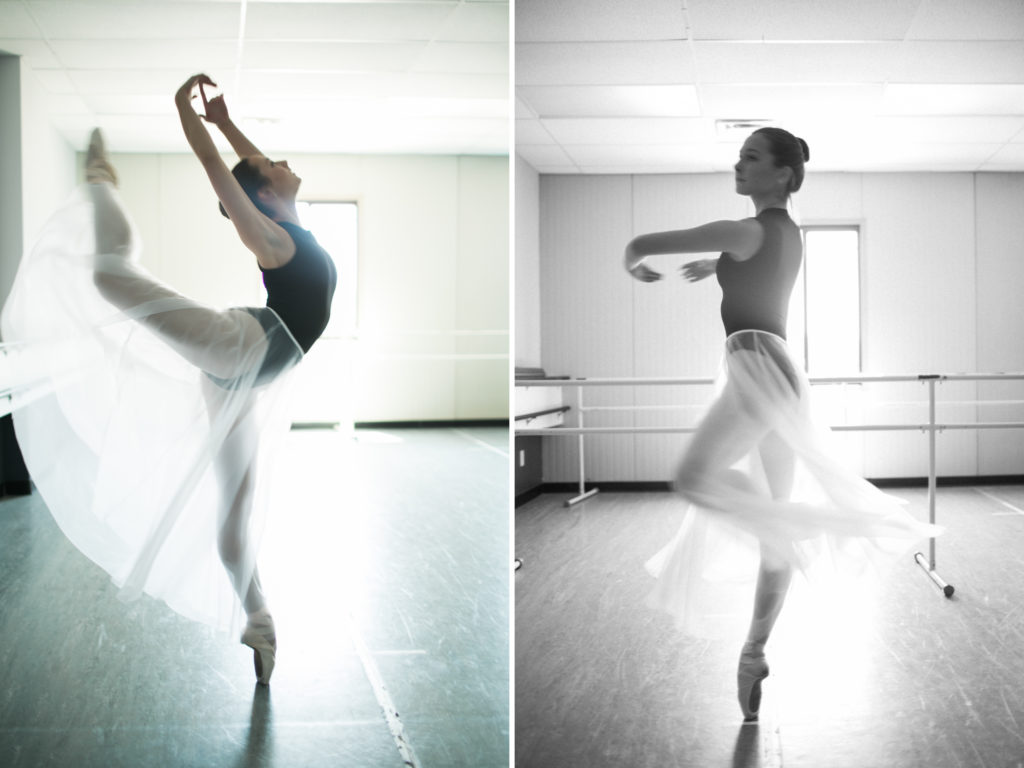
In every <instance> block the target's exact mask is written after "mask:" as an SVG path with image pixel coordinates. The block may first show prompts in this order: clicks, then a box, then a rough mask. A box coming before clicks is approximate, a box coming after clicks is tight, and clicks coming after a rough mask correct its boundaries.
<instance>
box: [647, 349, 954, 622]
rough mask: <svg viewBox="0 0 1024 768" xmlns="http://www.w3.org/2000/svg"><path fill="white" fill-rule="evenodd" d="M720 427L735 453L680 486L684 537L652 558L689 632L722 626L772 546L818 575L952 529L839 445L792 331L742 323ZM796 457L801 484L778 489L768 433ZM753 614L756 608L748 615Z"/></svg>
mask: <svg viewBox="0 0 1024 768" xmlns="http://www.w3.org/2000/svg"><path fill="white" fill-rule="evenodd" d="M705 420H706V423H707V424H708V425H709V426H710V425H711V424H714V425H715V429H714V430H712V431H710V433H709V435H708V439H707V440H705V441H704V442H703V444H702V442H701V440H700V438H701V435H700V433H699V432H698V434H696V435H695V436H694V442H693V443H691V448H690V450H695V451H700V450H701V449H702V445H704V446H709V447H711V448H712V449H714V450H715V452H716V453H718V454H722V455H725V454H726V453H728V451H727V450H725V449H724V448H722V446H723V445H728V444H729V443H730V442H731V441H735V442H736V443H737V445H735V446H734V447H733V454H734V456H739V455H741V454H742V458H741V459H739V460H738V461H736V460H734V459H732V458H730V460H729V461H728V462H727V463H726V464H724V465H723V466H720V467H716V468H715V470H714V471H711V472H708V473H707V475H705V476H704V477H702V479H701V481H700V482H697V483H691V484H690V486H689V487H677V489H676V490H677V491H678V492H679V493H680V494H681V495H682V496H683V497H684V499H686V501H688V502H689V508H688V509H687V511H686V514H685V516H684V519H683V523H682V526H681V528H680V530H679V532H678V534H677V535H676V536H675V538H674V539H673V540H672V541H671V542H670V543H669V544H668V545H667V546H666V547H665V548H664V549H662V550H661V551H660V552H659V553H658V554H657V555H655V556H654V557H653V558H651V560H650V561H648V563H647V570H648V571H649V572H650V573H651V575H653V576H654V577H655V578H656V579H657V582H656V585H655V588H654V591H653V592H652V594H651V596H650V598H649V604H650V605H651V606H652V607H656V608H660V609H663V610H666V611H669V612H670V613H672V614H673V615H674V616H675V618H676V623H677V626H678V627H679V628H680V629H681V630H683V631H684V632H685V633H687V634H692V635H697V636H715V635H717V634H718V631H717V629H716V627H718V626H720V625H721V624H720V622H719V621H718V620H719V619H721V618H723V610H725V606H726V605H727V604H728V603H729V602H730V601H735V598H737V597H738V596H744V595H746V596H748V597H749V596H750V595H752V593H753V585H754V583H755V580H756V576H757V571H758V567H759V563H760V553H761V551H762V549H763V550H765V551H766V552H767V553H768V554H769V555H770V556H771V557H772V558H773V559H774V560H776V561H777V562H785V563H788V564H789V565H791V566H792V567H794V568H795V569H796V570H797V571H799V572H802V573H803V574H804V575H805V576H807V577H808V579H809V580H810V581H812V582H813V581H815V580H816V579H817V578H818V577H819V576H820V577H822V579H823V580H825V581H827V580H828V579H830V578H832V577H833V576H835V575H840V576H850V575H854V576H856V575H858V574H861V573H864V572H865V571H868V572H870V571H874V572H876V573H877V572H879V568H880V567H882V566H884V565H886V564H887V563H888V561H890V560H891V559H892V557H893V556H898V555H899V554H902V553H904V552H906V551H907V550H908V549H909V548H910V547H911V546H912V545H913V544H914V543H915V542H917V541H919V540H920V539H922V538H925V537H930V536H936V535H938V534H939V533H941V532H942V529H941V528H940V527H938V526H933V525H929V524H926V523H922V522H919V521H917V520H916V519H915V518H913V517H912V516H911V515H910V514H909V513H907V511H906V510H905V509H904V508H903V506H902V505H901V503H900V502H899V501H897V500H896V499H894V498H892V497H891V496H888V495H887V494H884V493H883V492H881V491H879V490H878V489H877V488H875V487H874V486H873V485H871V484H870V483H868V482H867V481H866V480H864V479H863V478H861V477H859V476H857V475H856V474H855V473H853V472H851V471H850V470H849V469H847V468H846V467H845V466H843V465H842V464H841V463H840V462H839V461H837V460H836V459H835V458H834V457H833V455H832V450H831V448H830V446H829V440H830V433H829V431H828V429H827V428H824V427H822V426H820V425H818V424H816V423H815V422H814V421H813V420H812V418H811V409H810V390H809V385H808V382H807V378H806V376H805V375H804V373H803V371H802V370H801V368H800V365H799V363H797V362H796V361H795V360H794V359H793V358H792V356H791V355H790V354H789V351H788V348H787V346H786V343H785V341H784V340H783V339H781V338H780V337H778V336H775V335H774V334H771V333H767V332H764V331H739V332H736V333H734V334H732V335H730V336H729V337H728V338H727V339H726V343H725V356H724V360H723V370H722V374H721V377H720V380H719V384H718V398H717V400H716V401H715V403H714V404H713V405H712V406H711V410H710V411H709V413H708V414H707V415H706V416H705ZM772 433H774V435H775V438H777V439H775V445H776V446H777V447H778V446H780V445H781V446H784V447H785V449H788V450H790V451H792V453H793V455H794V456H795V474H794V483H793V490H792V493H791V494H790V495H789V498H788V499H784V500H783V499H775V498H773V497H772V494H771V492H770V490H769V486H768V483H767V477H766V474H765V472H764V468H763V466H762V462H761V460H760V456H759V450H758V444H759V442H760V440H761V439H763V438H764V437H766V436H769V435H771V434H772ZM744 618H747V619H749V614H748V615H747V616H746V617H744Z"/></svg>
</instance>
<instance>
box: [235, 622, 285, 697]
mask: <svg viewBox="0 0 1024 768" xmlns="http://www.w3.org/2000/svg"><path fill="white" fill-rule="evenodd" d="M242 645H247V646H249V647H250V648H252V660H253V665H254V666H255V668H256V682H258V683H260V684H261V685H269V684H270V675H271V674H273V672H274V661H275V657H276V656H277V637H276V636H275V634H274V620H273V619H272V618H270V614H269V613H266V614H265V615H264V616H261V617H259V618H258V619H257V620H255V621H254V620H253V618H252V617H250V619H249V623H248V624H247V625H246V627H245V631H244V632H243V633H242Z"/></svg>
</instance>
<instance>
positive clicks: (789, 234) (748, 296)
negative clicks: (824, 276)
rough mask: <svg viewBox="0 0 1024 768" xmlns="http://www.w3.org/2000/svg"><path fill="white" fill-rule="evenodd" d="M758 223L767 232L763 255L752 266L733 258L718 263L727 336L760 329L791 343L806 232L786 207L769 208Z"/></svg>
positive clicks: (725, 256) (758, 254) (752, 259)
mask: <svg viewBox="0 0 1024 768" xmlns="http://www.w3.org/2000/svg"><path fill="white" fill-rule="evenodd" d="M756 218H757V221H758V222H760V224H761V227H762V229H763V230H764V240H763V241H762V243H761V247H760V248H758V249H757V252H756V253H755V254H754V255H753V256H752V257H750V258H749V259H747V260H746V261H737V260H735V259H733V258H732V257H731V256H729V254H727V253H723V254H722V256H721V258H720V259H719V260H718V283H719V285H721V286H722V323H723V324H724V325H725V333H726V335H727V336H731V335H732V334H733V333H736V332H737V331H746V330H757V331H768V332H769V333H774V334H775V335H776V336H780V337H782V338H783V339H785V338H786V316H787V314H788V311H789V297H790V294H791V293H792V292H793V284H794V283H795V282H796V276H797V274H798V273H799V271H800V262H801V259H802V258H803V245H802V243H801V239H800V228H799V227H797V225H796V224H794V223H793V220H792V219H790V218H789V214H788V213H787V212H786V211H784V210H783V209H781V208H767V209H765V210H764V211H761V213H760V214H758V215H757V217H756Z"/></svg>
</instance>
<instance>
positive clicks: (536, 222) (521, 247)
mask: <svg viewBox="0 0 1024 768" xmlns="http://www.w3.org/2000/svg"><path fill="white" fill-rule="evenodd" d="M515 187H516V189H515V207H514V214H515V251H516V255H515V306H514V308H513V311H514V313H515V318H516V333H515V345H516V352H515V364H516V365H517V366H520V367H528V368H530V367H532V368H536V367H539V366H540V361H541V331H540V175H539V174H538V173H537V172H536V171H535V170H534V169H533V168H531V167H530V165H529V163H527V162H526V161H525V160H523V159H522V158H521V157H519V156H518V155H516V169H515Z"/></svg>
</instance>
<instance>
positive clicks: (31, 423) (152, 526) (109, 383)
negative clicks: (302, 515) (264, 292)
mask: <svg viewBox="0 0 1024 768" xmlns="http://www.w3.org/2000/svg"><path fill="white" fill-rule="evenodd" d="M92 205H93V204H92V201H91V199H90V196H89V194H88V192H87V190H86V189H84V188H80V189H78V190H76V192H75V193H74V194H73V195H72V196H71V198H70V200H69V201H68V202H67V203H66V204H65V205H64V206H63V207H61V208H60V209H59V210H58V211H57V213H55V214H54V215H53V217H51V219H50V220H49V221H48V223H47V224H46V226H45V227H44V229H43V232H42V233H41V235H40V237H39V240H38V242H37V243H36V244H35V246H34V247H33V248H32V250H31V251H30V252H28V253H27V254H26V255H25V257H24V258H23V260H22V263H21V265H20V268H19V271H18V275H17V278H16V281H15V284H14V288H13V289H12V292H11V295H10V297H9V299H8V301H7V303H6V305H5V307H4V312H3V317H2V329H3V339H4V343H3V351H4V353H5V355H4V357H3V358H0V379H2V381H0V384H3V385H5V386H7V387H9V388H10V393H11V398H12V406H13V409H14V422H15V430H16V433H17V437H18V441H19V444H20V446H21V449H22V452H23V453H24V456H25V460H26V463H27V465H28V467H29V471H30V474H31V476H32V480H33V481H34V483H35V485H36V487H37V488H38V490H39V492H40V494H41V495H42V498H43V500H44V501H45V502H46V505H47V507H48V508H49V510H50V512H51V513H52V515H53V517H54V519H55V520H56V521H57V523H58V525H59V526H60V528H61V529H62V530H63V532H64V533H65V535H67V537H68V538H69V539H70V540H71V542H72V543H73V544H74V545H75V546H76V547H77V548H78V549H79V550H81V552H82V553H84V554H85V555H86V556H87V557H89V558H90V559H91V560H93V561H94V562H95V563H96V564H97V565H99V566H100V567H102V568H103V569H104V570H105V571H107V572H108V573H109V574H110V576H111V578H112V580H113V581H114V583H115V584H116V585H117V586H118V587H119V588H120V593H119V594H120V596H121V597H122V598H123V599H126V600H130V599H133V598H136V597H138V596H140V595H141V594H142V593H147V594H149V595H151V596H153V597H155V598H158V599H161V600H163V601H165V602H166V603H167V604H168V605H169V606H170V607H171V608H173V609H174V610H175V611H177V612H178V613H181V614H182V615H184V616H187V617H189V618H191V619H195V620H197V621H201V622H204V623H206V624H209V625H211V626H213V627H216V628H218V629H222V630H235V629H237V628H238V627H239V626H240V624H241V623H242V622H243V621H244V614H242V613H241V607H240V605H239V598H238V596H237V594H236V593H235V591H234V590H233V588H232V585H231V581H230V580H229V577H228V575H227V573H226V571H225V568H224V565H223V564H222V563H221V560H220V557H219V554H218V537H219V535H220V534H221V533H222V527H223V526H224V523H225V518H226V516H227V509H229V508H230V506H231V501H233V500H234V499H235V498H236V496H237V495H238V493H239V491H240V490H244V491H245V492H251V493H252V495H253V499H254V503H253V504H252V507H251V512H250V513H247V514H246V515H245V519H243V520H241V521H239V520H237V519H236V521H235V523H236V524H240V525H241V529H242V530H241V536H240V539H241V541H242V542H243V551H242V552H241V553H239V555H238V556H239V557H240V558H241V562H242V566H241V567H242V568H243V569H244V570H245V571H246V572H247V573H249V574H251V573H252V569H253V568H254V567H255V562H256V553H257V551H258V549H259V541H260V536H261V534H262V531H263V527H264V521H265V515H266V504H265V499H266V497H267V482H268V480H269V479H270V478H271V476H272V472H271V471H269V466H270V464H271V463H272V461H273V457H274V453H275V449H276V448H277V446H278V445H279V444H280V442H281V440H282V438H283V437H284V436H285V433H286V431H287V428H288V421H287V414H286V413H285V412H284V411H283V409H282V407H281V406H282V394H283V392H284V387H285V385H286V383H287V380H288V378H289V377H288V376H287V375H286V372H287V371H288V370H289V369H291V368H292V367H294V365H295V364H296V363H297V362H298V361H299V360H300V359H301V357H302V351H301V349H300V348H299V346H298V345H297V344H296V342H295V341H294V339H293V338H292V336H291V334H290V333H289V332H288V330H287V328H286V327H285V326H284V325H283V323H282V322H281V320H280V318H279V317H278V316H277V315H276V314H275V313H274V312H273V311H272V310H270V309H267V308H265V307H262V308H251V309H229V310H214V309H212V308H209V307H205V306H203V305H200V304H198V303H197V302H194V301H192V300H190V299H187V298H185V297H183V296H180V294H176V293H173V291H171V290H170V289H168V288H167V287H166V286H162V285H159V284H157V283H156V282H155V281H153V279H152V278H151V277H150V276H149V275H148V274H147V273H145V271H144V270H143V269H142V267H141V266H139V265H138V263H137V256H138V238H135V240H134V242H135V252H134V253H132V254H131V255H130V256H127V257H125V256H124V255H121V256H111V258H110V259H107V258H106V256H104V255H103V254H101V255H100V257H99V258H97V256H96V254H95V249H96V246H95V237H94V220H93V208H92ZM118 258H121V259H122V260H121V261H120V262H119V261H118ZM104 260H106V261H108V262H109V265H108V267H109V269H110V270H111V271H115V272H118V273H119V274H120V273H123V274H124V275H128V276H129V278H130V279H134V278H138V279H139V282H140V284H146V283H148V282H152V283H153V284H154V285H157V286H159V290H156V289H154V293H153V295H151V296H146V297H143V299H142V300H140V302H139V304H138V305H137V306H135V307H131V308H129V309H117V308H116V307H114V306H113V305H112V304H110V303H109V302H108V301H106V300H105V299H104V298H103V296H101V295H100V292H99V291H98V290H97V287H96V284H95V282H94V277H95V273H94V267H95V264H96V263H97V262H99V263H103V262H104ZM179 311H180V312H179ZM204 313H205V314H204ZM172 314H176V317H177V320H181V319H182V318H191V317H195V318H197V319H203V318H205V319H204V321H203V322H202V323H197V327H196V329H195V332H194V333H193V334H190V335H189V336H188V338H187V340H186V341H185V342H182V344H179V345H178V347H179V348H178V349H172V347H171V346H170V345H169V344H167V343H166V340H165V339H162V338H160V337H159V336H158V334H156V333H154V332H153V330H152V327H147V321H153V320H154V319H155V320H157V321H158V320H159V318H160V317H164V318H166V317H170V316H171V315H172ZM212 317H215V318H216V320H217V322H216V323H214V324H213V325H216V327H215V328H213V327H211V324H210V323H209V322H207V321H208V319H209V318H212ZM254 319H255V320H256V321H258V325H256V326H254V325H253V323H254ZM177 320H176V324H177V325H180V323H179V322H177ZM150 324H151V325H155V323H152V322H151V323H150ZM157 324H158V323H157ZM254 327H255V328H257V332H256V333H255V337H256V338H257V339H258V343H255V344H254V343H253V338H254V333H253V328H254ZM260 327H262V329H263V331H264V332H265V337H264V336H261V335H260V334H259V332H258V329H259V328H260ZM187 344H191V345H194V349H193V350H189V349H187V348H186V346H183V345H187ZM183 351H184V352H190V351H193V352H195V353H196V355H195V356H193V357H194V358H195V357H196V356H198V357H202V355H204V354H208V355H209V357H210V359H211V360H215V362H216V363H217V365H216V366H215V367H216V370H217V373H220V374H224V372H231V375H230V376H227V377H225V376H224V375H221V376H219V377H218V376H213V375H211V373H210V372H209V371H205V372H204V371H203V370H201V369H200V368H199V367H197V365H196V364H194V362H189V361H188V360H187V359H186V357H185V356H183V354H182V352H183ZM250 481H252V485H251V487H250V486H248V485H247V486H246V487H245V488H244V489H243V483H249V482H250ZM67 586H68V589H74V585H73V584H69V585H67Z"/></svg>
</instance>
